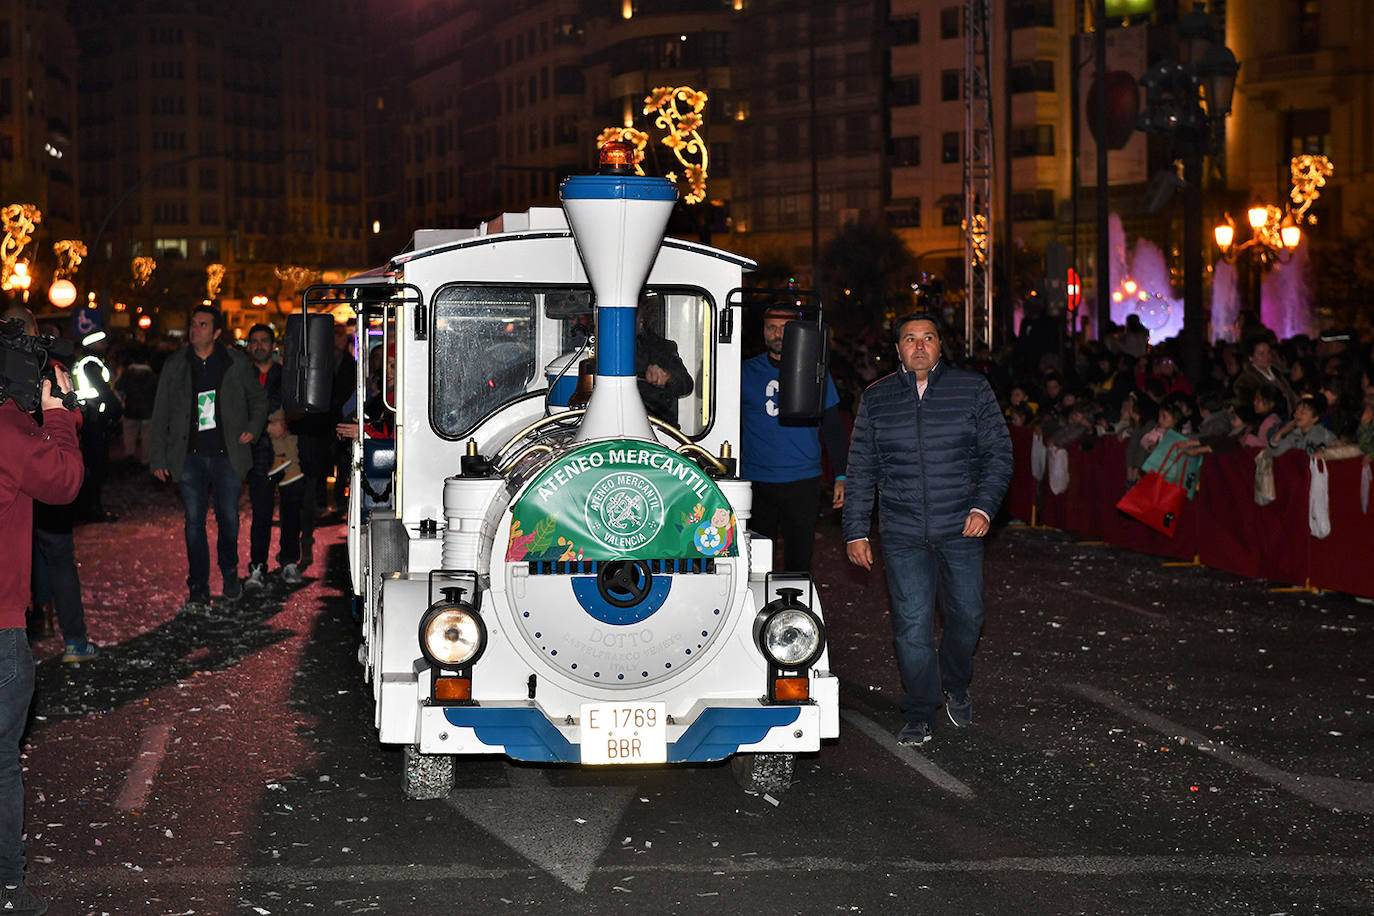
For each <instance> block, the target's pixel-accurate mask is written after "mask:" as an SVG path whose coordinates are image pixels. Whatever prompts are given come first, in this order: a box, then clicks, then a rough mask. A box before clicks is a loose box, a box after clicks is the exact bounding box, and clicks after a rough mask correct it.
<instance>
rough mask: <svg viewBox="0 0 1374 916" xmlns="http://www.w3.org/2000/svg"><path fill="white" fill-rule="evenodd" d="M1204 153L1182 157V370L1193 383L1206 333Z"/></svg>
mask: <svg viewBox="0 0 1374 916" xmlns="http://www.w3.org/2000/svg"><path fill="white" fill-rule="evenodd" d="M1202 154H1203V150H1202V149H1200V148H1198V147H1194V148H1193V149H1191V150H1189V151H1188V155H1186V156H1184V157H1183V354H1182V356H1183V374H1184V375H1185V376H1186V377H1187V379H1188V381H1189V382H1190V383H1192V384H1193V385H1194V386H1196V385H1197V384H1198V382H1199V381H1201V380H1202V373H1203V369H1204V368H1205V367H1204V365H1203V364H1204V363H1205V361H1206V346H1207V344H1206V335H1205V334H1204V333H1203V324H1204V323H1205V322H1206V317H1205V316H1204V314H1203V310H1202V245H1203V242H1202Z"/></svg>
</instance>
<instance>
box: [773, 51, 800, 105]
mask: <svg viewBox="0 0 1374 916" xmlns="http://www.w3.org/2000/svg"><path fill="white" fill-rule="evenodd" d="M800 81H801V71H800V69H799V68H798V66H797V63H796V62H795V61H790V60H785V61H782V62H780V63H779V64H778V69H777V72H776V74H775V75H774V77H773V82H774V84H775V85H776V87H777V88H776V90H775V92H776V96H775V97H776V98H777V100H778V101H779V102H795V101H796V100H797V98H798V92H797V84H798V83H799V82H800Z"/></svg>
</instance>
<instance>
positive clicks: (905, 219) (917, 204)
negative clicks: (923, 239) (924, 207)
mask: <svg viewBox="0 0 1374 916" xmlns="http://www.w3.org/2000/svg"><path fill="white" fill-rule="evenodd" d="M887 224H888V225H889V226H891V227H892V228H894V229H919V228H921V198H919V197H918V198H916V199H915V200H913V201H912V202H911V203H910V204H909V205H908V204H904V203H893V204H892V205H891V206H889V207H888V208H887Z"/></svg>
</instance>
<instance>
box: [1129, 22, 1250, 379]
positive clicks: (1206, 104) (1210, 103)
mask: <svg viewBox="0 0 1374 916" xmlns="http://www.w3.org/2000/svg"><path fill="white" fill-rule="evenodd" d="M1239 70H1240V64H1238V63H1237V62H1236V56H1235V55H1234V54H1233V53H1231V51H1230V49H1228V48H1227V47H1226V46H1225V45H1223V44H1222V43H1221V42H1220V40H1219V36H1218V35H1217V32H1216V28H1215V27H1214V26H1213V23H1212V17H1211V16H1210V15H1208V13H1207V12H1206V6H1205V4H1202V3H1195V4H1194V5H1193V10H1192V12H1190V13H1188V14H1187V15H1185V16H1184V17H1183V18H1182V19H1181V20H1180V21H1179V25H1178V60H1162V61H1160V62H1159V63H1157V64H1155V66H1154V67H1152V68H1150V70H1149V72H1147V73H1146V74H1145V75H1144V76H1142V77H1141V78H1140V83H1141V85H1142V86H1144V87H1145V97H1146V101H1145V110H1144V112H1143V113H1142V114H1141V115H1140V120H1139V122H1138V123H1137V127H1139V128H1140V129H1141V130H1143V131H1146V132H1148V133H1155V134H1159V135H1161V136H1162V137H1163V138H1164V141H1165V148H1164V149H1165V158H1167V159H1169V160H1171V161H1181V162H1182V163H1183V185H1184V192H1183V194H1184V196H1183V369H1184V374H1185V375H1187V377H1188V378H1189V380H1191V381H1192V382H1193V383H1195V384H1196V383H1197V381H1198V380H1199V379H1200V378H1201V375H1202V368H1203V348H1204V346H1205V342H1206V335H1205V333H1204V330H1205V329H1204V327H1203V326H1204V324H1205V318H1204V314H1203V309H1202V269H1203V264H1202V254H1203V252H1202V248H1203V240H1202V177H1203V159H1204V157H1206V156H1215V155H1217V154H1218V153H1219V152H1220V151H1221V147H1222V140H1223V128H1224V125H1225V121H1226V117H1227V116H1228V115H1229V114H1230V113H1231V98H1232V95H1233V93H1234V92H1235V88H1236V73H1237V72H1239Z"/></svg>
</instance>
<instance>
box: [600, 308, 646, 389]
mask: <svg viewBox="0 0 1374 916" xmlns="http://www.w3.org/2000/svg"><path fill="white" fill-rule="evenodd" d="M638 311H639V310H638V309H636V308H635V307H634V306H632V305H631V306H602V307H601V308H598V309H597V310H596V374H597V375H604V376H607V377H611V376H627V377H631V378H633V377H634V374H635V315H636V313H637V312H638Z"/></svg>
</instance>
